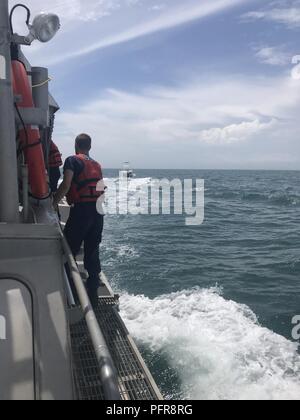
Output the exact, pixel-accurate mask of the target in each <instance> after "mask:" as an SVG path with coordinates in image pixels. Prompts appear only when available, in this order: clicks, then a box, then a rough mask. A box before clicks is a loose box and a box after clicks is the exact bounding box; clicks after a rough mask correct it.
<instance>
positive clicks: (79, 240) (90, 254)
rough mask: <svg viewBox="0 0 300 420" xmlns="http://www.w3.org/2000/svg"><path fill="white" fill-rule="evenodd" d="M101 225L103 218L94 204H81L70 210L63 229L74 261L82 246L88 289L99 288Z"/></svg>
mask: <svg viewBox="0 0 300 420" xmlns="http://www.w3.org/2000/svg"><path fill="white" fill-rule="evenodd" d="M103 225H104V217H103V216H102V215H100V214H99V213H98V212H97V209H96V203H81V204H76V205H75V206H74V207H72V208H71V211H70V216H69V219H68V221H67V224H66V227H65V232H64V233H65V236H66V239H67V241H68V244H69V246H70V248H71V251H72V253H73V256H74V258H75V259H76V257H77V255H78V254H79V251H80V248H81V246H82V244H84V268H85V269H86V271H87V272H88V274H89V279H88V282H87V287H88V289H95V288H97V287H98V286H99V274H100V273H101V263H100V243H101V241H102V233H103Z"/></svg>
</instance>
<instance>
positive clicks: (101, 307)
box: [71, 297, 159, 400]
mask: <svg viewBox="0 0 300 420" xmlns="http://www.w3.org/2000/svg"><path fill="white" fill-rule="evenodd" d="M117 304H118V300H116V298H114V297H108V298H101V299H99V302H98V305H97V307H95V308H94V310H95V314H96V317H97V320H98V322H99V325H100V328H101V330H102V333H103V335H104V337H105V340H106V343H107V345H108V348H109V350H110V352H111V356H112V358H113V361H114V363H115V367H116V369H117V373H118V380H119V389H120V393H121V397H122V399H123V400H157V399H158V398H159V396H158V395H157V393H156V392H155V390H154V388H153V386H152V384H151V380H150V379H149V378H148V376H147V372H146V371H145V368H144V366H143V364H142V362H141V361H140V360H139V357H138V355H137V352H136V350H135V349H134V347H133V344H132V342H131V338H130V337H129V335H128V331H127V330H126V327H125V325H124V323H123V321H122V320H121V318H120V316H119V313H118V311H117ZM71 338H72V347H73V357H74V368H75V369H74V371H75V384H76V390H77V397H78V399H79V400H101V399H103V390H102V387H101V383H100V381H99V379H98V378H99V375H98V370H97V359H96V356H95V353H94V350H93V346H92V343H91V340H90V338H89V333H88V330H87V326H86V323H85V320H82V321H80V322H79V323H77V324H75V325H73V326H71Z"/></svg>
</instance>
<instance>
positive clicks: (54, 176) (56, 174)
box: [49, 168, 61, 193]
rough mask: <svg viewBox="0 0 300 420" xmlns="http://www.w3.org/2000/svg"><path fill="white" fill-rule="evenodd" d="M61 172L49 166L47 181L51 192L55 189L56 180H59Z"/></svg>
mask: <svg viewBox="0 0 300 420" xmlns="http://www.w3.org/2000/svg"><path fill="white" fill-rule="evenodd" d="M60 177H61V172H60V169H59V168H49V182H50V188H51V191H52V192H53V193H55V192H56V191H57V186H58V181H59V180H60Z"/></svg>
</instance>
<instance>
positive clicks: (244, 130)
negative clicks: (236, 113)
mask: <svg viewBox="0 0 300 420" xmlns="http://www.w3.org/2000/svg"><path fill="white" fill-rule="evenodd" d="M277 123H278V122H277V120H275V119H272V120H271V121H269V122H261V121H260V120H259V119H255V120H253V121H243V122H241V123H239V124H231V125H228V126H226V127H222V128H219V127H217V128H211V129H209V130H203V131H202V132H201V133H200V136H199V138H200V140H201V141H204V142H206V143H208V144H215V145H219V144H225V145H226V144H232V143H239V142H243V141H246V140H248V139H249V138H251V137H253V136H254V135H257V134H258V133H261V132H262V131H267V130H269V129H271V128H274V127H275V126H276V125H277Z"/></svg>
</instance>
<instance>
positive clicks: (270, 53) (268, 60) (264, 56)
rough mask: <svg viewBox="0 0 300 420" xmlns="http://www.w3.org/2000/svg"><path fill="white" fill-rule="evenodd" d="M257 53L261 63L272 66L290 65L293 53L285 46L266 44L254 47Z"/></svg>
mask: <svg viewBox="0 0 300 420" xmlns="http://www.w3.org/2000/svg"><path fill="white" fill-rule="evenodd" d="M254 50H255V55H256V57H257V58H258V60H259V61H260V62H261V63H264V64H269V65H271V66H285V65H290V64H291V61H292V57H293V54H290V53H288V52H287V51H286V50H285V47H284V46H274V47H270V46H264V47H256V48H254Z"/></svg>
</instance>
